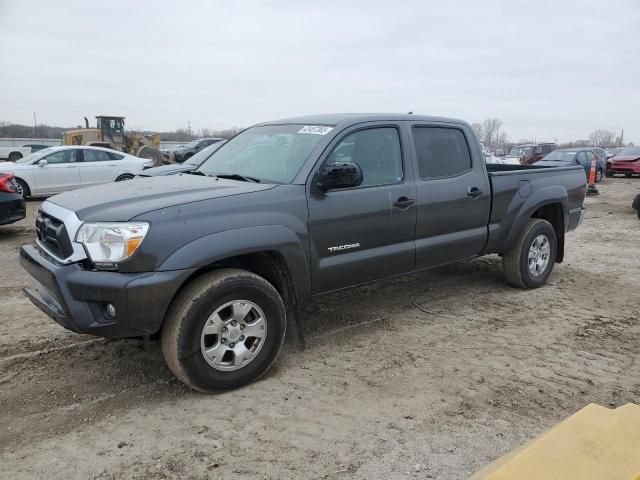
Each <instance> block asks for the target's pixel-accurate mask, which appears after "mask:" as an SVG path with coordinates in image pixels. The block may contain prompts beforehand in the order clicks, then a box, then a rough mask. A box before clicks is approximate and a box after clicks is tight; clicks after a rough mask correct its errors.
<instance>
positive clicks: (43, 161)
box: [38, 158, 49, 167]
mask: <svg viewBox="0 0 640 480" xmlns="http://www.w3.org/2000/svg"><path fill="white" fill-rule="evenodd" d="M48 164H49V162H47V161H46V160H45V159H44V158H43V159H42V160H38V166H39V167H44V166H46V165H48Z"/></svg>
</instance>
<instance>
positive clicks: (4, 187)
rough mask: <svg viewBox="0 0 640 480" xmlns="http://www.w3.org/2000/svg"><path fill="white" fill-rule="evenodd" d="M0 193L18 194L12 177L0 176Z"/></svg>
mask: <svg viewBox="0 0 640 480" xmlns="http://www.w3.org/2000/svg"><path fill="white" fill-rule="evenodd" d="M0 192H7V193H18V190H17V189H16V187H15V183H14V181H13V175H2V176H0Z"/></svg>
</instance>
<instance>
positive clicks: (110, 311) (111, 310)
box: [104, 303, 116, 318]
mask: <svg viewBox="0 0 640 480" xmlns="http://www.w3.org/2000/svg"><path fill="white" fill-rule="evenodd" d="M104 310H105V313H106V314H107V317H109V318H116V307H115V306H114V305H113V303H107V305H106V306H105V307H104Z"/></svg>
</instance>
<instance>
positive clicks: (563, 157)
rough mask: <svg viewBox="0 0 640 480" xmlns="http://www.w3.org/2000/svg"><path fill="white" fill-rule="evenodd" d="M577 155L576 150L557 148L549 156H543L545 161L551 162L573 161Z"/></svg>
mask: <svg viewBox="0 0 640 480" xmlns="http://www.w3.org/2000/svg"><path fill="white" fill-rule="evenodd" d="M575 156H576V152H573V151H572V152H567V151H562V150H555V151H553V152H551V153H550V154H548V155H547V156H545V157H544V158H543V160H544V161H545V162H547V161H550V162H571V161H573V159H574V157H575Z"/></svg>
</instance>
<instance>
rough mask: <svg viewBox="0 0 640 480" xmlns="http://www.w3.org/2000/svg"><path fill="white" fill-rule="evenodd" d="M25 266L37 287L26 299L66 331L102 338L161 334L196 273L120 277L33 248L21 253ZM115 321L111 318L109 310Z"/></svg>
mask: <svg viewBox="0 0 640 480" xmlns="http://www.w3.org/2000/svg"><path fill="white" fill-rule="evenodd" d="M20 263H21V264H22V266H23V268H24V269H25V270H26V271H27V272H28V273H29V274H30V275H31V276H32V277H33V278H34V279H35V280H36V281H37V285H36V286H35V287H33V288H26V289H25V290H24V292H25V294H26V295H27V297H28V298H29V300H31V301H32V302H33V304H34V305H35V306H37V307H38V308H39V309H40V310H42V311H43V312H44V313H45V314H47V315H48V316H50V317H51V318H53V319H54V320H55V321H56V322H58V323H59V324H60V325H62V326H63V327H65V328H67V329H69V330H72V331H74V332H78V333H87V334H91V335H97V336H101V337H137V336H141V335H152V334H154V333H157V332H158V331H159V330H160V327H161V326H162V321H163V319H164V316H165V313H166V311H167V309H168V308H169V305H170V303H171V301H172V299H173V297H174V295H175V294H176V292H177V291H178V289H179V288H180V287H181V286H182V284H183V283H184V282H185V281H186V279H187V278H188V277H189V276H190V275H191V274H192V273H193V271H194V270H193V269H188V270H174V271H167V272H144V273H119V272H101V271H95V270H87V269H85V268H84V267H83V266H82V265H81V264H80V263H72V264H68V265H63V264H61V263H58V262H57V261H56V260H54V259H53V258H51V257H49V256H48V255H47V254H46V253H44V252H43V251H42V250H40V249H39V248H38V247H36V246H34V245H24V246H23V247H22V248H21V250H20ZM109 303H111V304H113V305H114V306H115V308H116V316H115V317H114V318H111V317H109V315H108V314H107V313H106V305H107V304H109Z"/></svg>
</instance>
